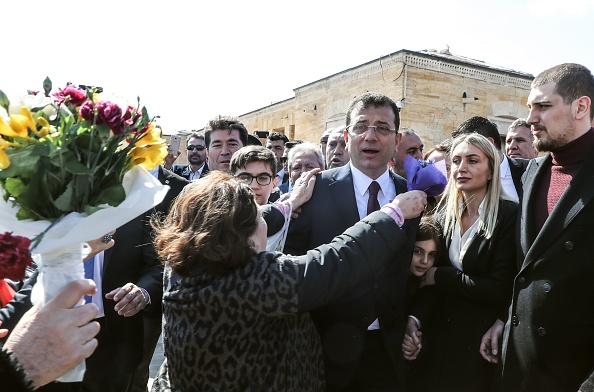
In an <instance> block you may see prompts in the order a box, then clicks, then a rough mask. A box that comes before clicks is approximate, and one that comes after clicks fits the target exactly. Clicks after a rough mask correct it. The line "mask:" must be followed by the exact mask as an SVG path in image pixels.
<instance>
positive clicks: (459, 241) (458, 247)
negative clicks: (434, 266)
mask: <svg viewBox="0 0 594 392" xmlns="http://www.w3.org/2000/svg"><path fill="white" fill-rule="evenodd" d="M484 202H485V199H483V201H481V204H480V205H479V208H478V214H479V218H478V219H477V220H476V221H475V222H474V223H473V224H472V225H471V226H470V227H469V228H468V230H466V232H465V233H464V234H462V236H460V222H456V224H455V225H454V232H453V233H452V242H451V243H450V249H449V251H448V255H449V257H450V263H452V265H453V266H454V267H455V268H456V269H458V270H459V271H464V268H463V265H462V261H463V260H464V255H465V254H466V251H467V250H468V247H469V246H470V243H471V242H472V239H473V238H474V237H475V236H476V232H477V230H478V226H479V221H480V217H481V216H482V215H483V203H484ZM459 208H462V200H460V203H459Z"/></svg>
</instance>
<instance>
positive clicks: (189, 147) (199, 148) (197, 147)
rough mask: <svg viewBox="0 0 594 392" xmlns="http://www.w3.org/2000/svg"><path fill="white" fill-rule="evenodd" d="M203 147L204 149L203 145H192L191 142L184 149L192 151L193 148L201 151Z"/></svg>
mask: <svg viewBox="0 0 594 392" xmlns="http://www.w3.org/2000/svg"><path fill="white" fill-rule="evenodd" d="M205 149H206V147H204V146H194V145H191V144H190V145H189V146H187V147H186V150H188V151H194V150H198V151H203V150H205Z"/></svg>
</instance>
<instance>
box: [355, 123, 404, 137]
mask: <svg viewBox="0 0 594 392" xmlns="http://www.w3.org/2000/svg"><path fill="white" fill-rule="evenodd" d="M349 128H350V129H351V130H352V131H353V133H354V134H355V135H362V134H364V133H365V132H367V131H369V130H370V129H371V128H373V130H374V131H376V132H377V133H379V134H380V135H383V136H388V135H389V134H390V133H392V132H397V130H396V129H390V128H389V127H387V126H385V125H365V124H351V125H349V126H348V127H346V129H347V130H348V129H349Z"/></svg>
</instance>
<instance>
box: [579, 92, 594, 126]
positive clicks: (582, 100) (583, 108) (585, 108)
mask: <svg viewBox="0 0 594 392" xmlns="http://www.w3.org/2000/svg"><path fill="white" fill-rule="evenodd" d="M591 106H592V101H591V100H590V97H587V96H583V97H579V98H578V99H576V114H575V115H576V119H577V120H581V119H583V118H584V116H588V118H589V117H590V110H591Z"/></svg>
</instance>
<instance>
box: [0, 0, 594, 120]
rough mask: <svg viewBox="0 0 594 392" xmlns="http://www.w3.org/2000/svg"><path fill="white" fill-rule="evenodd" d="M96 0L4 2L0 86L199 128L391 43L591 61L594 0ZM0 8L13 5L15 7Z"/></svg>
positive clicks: (496, 56) (495, 58)
mask: <svg viewBox="0 0 594 392" xmlns="http://www.w3.org/2000/svg"><path fill="white" fill-rule="evenodd" d="M193 3H194V2H188V1H185V0H184V1H180V0H168V1H152V0H149V1H142V2H141V1H136V0H120V1H114V0H105V1H103V2H65V1H61V0H57V1H52V2H47V1H40V0H33V1H30V2H9V4H3V14H4V18H3V32H4V34H3V35H4V37H5V40H4V55H3V62H2V66H1V68H0V69H2V71H3V72H1V74H0V89H2V90H4V91H5V92H6V93H8V94H9V95H11V94H24V93H25V92H26V90H27V89H41V83H42V81H43V79H44V78H45V76H49V77H50V78H51V79H52V80H53V82H54V89H55V90H57V87H59V86H63V85H65V83H66V82H67V81H71V82H73V83H75V84H87V85H98V86H102V87H103V88H104V89H105V91H107V92H111V93H112V94H114V95H117V96H123V97H126V98H127V99H129V100H130V101H135V99H136V97H137V96H140V98H141V103H142V104H144V105H146V106H147V108H148V110H149V113H150V114H151V115H159V116H160V117H161V118H160V120H159V122H160V123H161V125H162V127H163V129H164V130H165V131H166V132H175V131H176V130H178V129H199V128H202V127H203V126H204V124H205V123H206V121H207V120H208V119H209V118H210V117H213V116H214V115H216V114H227V115H241V114H243V113H246V112H249V111H252V110H255V109H258V108H260V107H263V106H267V105H269V104H270V103H272V102H274V101H280V100H283V99H287V98H290V97H292V96H293V89H294V88H296V87H299V86H302V85H305V84H307V83H310V82H312V81H315V80H318V79H321V78H324V77H326V76H329V75H332V74H334V73H337V72H340V71H343V70H345V69H347V68H351V67H354V66H357V65H359V64H362V63H365V62H367V61H371V60H373V59H376V58H378V57H381V56H384V55H387V54H389V53H393V52H396V51H398V50H400V49H409V50H422V49H437V50H439V49H444V48H445V47H446V45H449V46H450V51H451V52H452V53H453V54H456V55H461V56H465V57H470V58H473V59H477V60H481V61H485V62H487V63H490V64H495V65H499V66H503V67H507V68H512V69H516V70H519V71H523V72H528V73H532V74H534V75H536V74H538V73H539V72H540V71H542V70H544V69H546V68H549V67H551V66H553V65H556V64H560V63H563V62H577V63H581V64H583V65H585V66H587V67H588V68H590V69H591V70H594V49H592V47H593V46H592V45H591V42H590V40H589V37H591V36H592V31H593V27H592V24H593V22H594V0H572V1H571V2H568V1H565V2H561V1H558V0H557V1H553V0H540V1H531V0H530V1H522V0H520V1H511V0H503V1H499V2H498V3H494V2H486V1H476V0H475V1H470V0H468V1H467V0H453V1H437V0H428V1H416V2H412V3H413V4H401V3H404V2H399V1H394V0H391V1H375V2H366V1H352V0H344V1H323V0H317V1H312V0H302V1H295V2H286V1H278V0H277V1H258V0H252V1H224V0H221V1H216V2H200V3H199V2H195V4H193ZM407 3H411V2H407ZM8 15H11V16H10V17H9V16H8Z"/></svg>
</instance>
